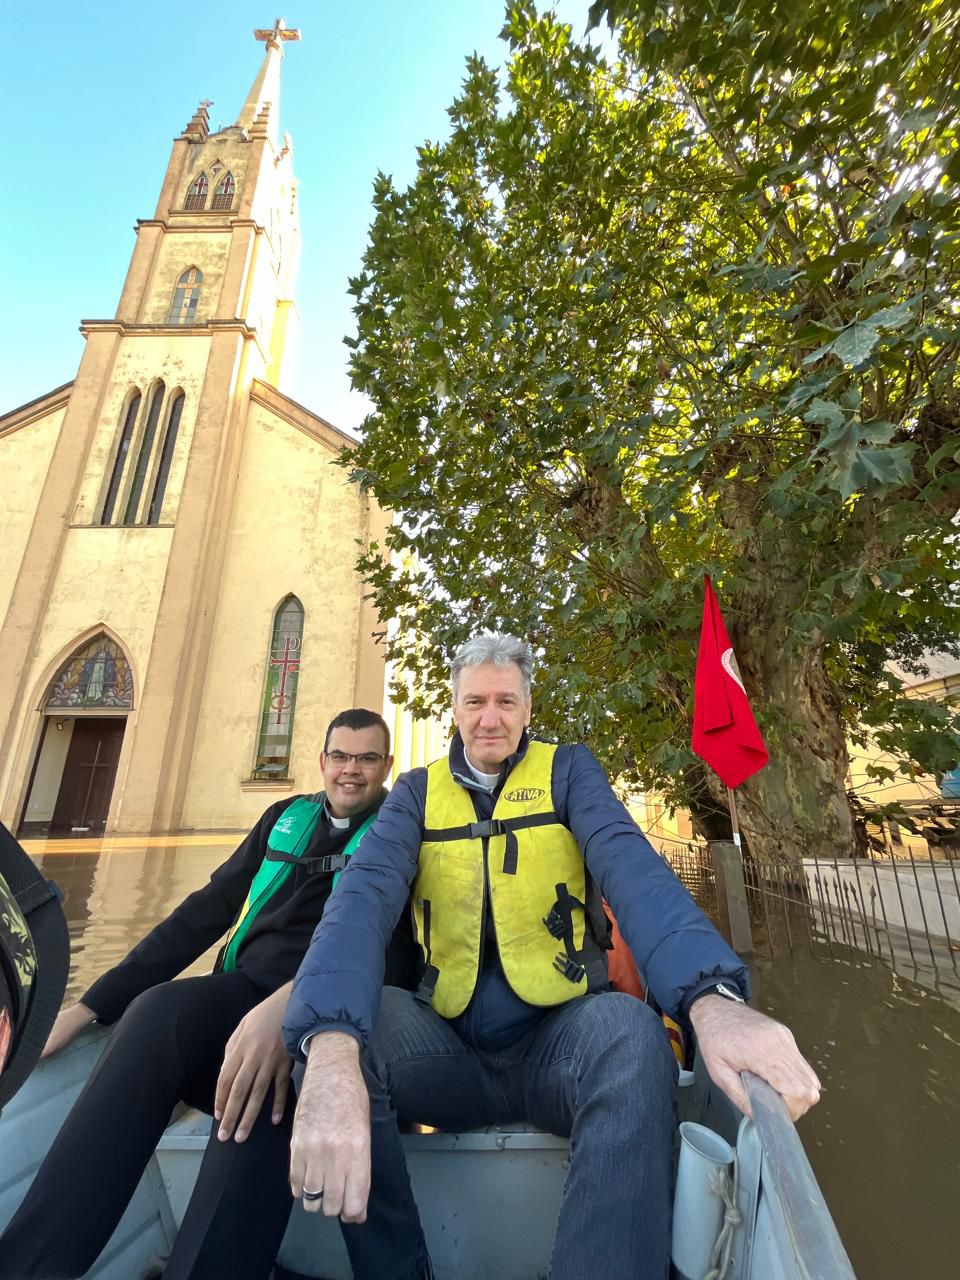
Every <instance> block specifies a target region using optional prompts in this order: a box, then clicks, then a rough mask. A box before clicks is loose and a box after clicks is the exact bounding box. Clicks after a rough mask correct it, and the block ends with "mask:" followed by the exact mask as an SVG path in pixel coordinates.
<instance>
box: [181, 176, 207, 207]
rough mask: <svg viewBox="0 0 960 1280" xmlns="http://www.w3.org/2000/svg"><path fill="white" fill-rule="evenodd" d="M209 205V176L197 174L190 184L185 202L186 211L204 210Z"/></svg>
mask: <svg viewBox="0 0 960 1280" xmlns="http://www.w3.org/2000/svg"><path fill="white" fill-rule="evenodd" d="M206 203H207V175H206V174H205V173H200V174H197V176H196V177H195V178H194V180H193V181H192V182H191V183H190V187H189V190H188V191H187V198H186V200H184V202H183V207H184V209H203V208H205V206H206Z"/></svg>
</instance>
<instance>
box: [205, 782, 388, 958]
mask: <svg viewBox="0 0 960 1280" xmlns="http://www.w3.org/2000/svg"><path fill="white" fill-rule="evenodd" d="M325 806H326V796H325V795H324V793H323V792H322V791H318V792H317V793H316V794H315V795H312V796H299V797H298V798H297V799H296V800H294V802H293V803H292V804H291V805H288V806H287V808H286V809H284V811H283V813H281V815H280V817H279V818H278V819H277V820H276V822H275V823H274V824H273V827H272V828H271V831H270V835H269V836H268V837H267V852H266V854H265V855H264V859H263V861H262V862H261V863H260V868H259V870H258V871H257V874H256V875H255V876H254V877H253V882H252V883H251V885H250V891H249V893H248V894H247V900H246V902H244V904H243V906H242V907H241V908H240V914H239V915H238V916H237V918H236V920H235V921H234V923H233V927H232V928H231V930H230V932H229V934H228V935H227V942H226V945H225V946H224V949H223V961H222V963H221V966H220V967H221V969H222V970H223V971H224V972H227V973H229V972H230V971H231V970H232V969H235V968H236V967H237V953H238V952H239V950H240V948H241V947H242V946H243V943H244V939H245V938H246V936H247V934H248V933H249V932H250V926H251V925H252V924H253V922H254V920H255V919H256V916H257V913H258V912H260V911H262V910H263V908H264V906H266V904H267V903H268V902H269V901H270V899H271V898H272V897H273V895H274V894H275V893H276V892H277V890H278V889H279V888H280V886H281V885H282V884H285V883H286V881H287V879H288V877H289V876H290V873H291V872H292V871H293V868H294V866H295V865H296V863H297V862H298V861H299V860H300V859H301V858H302V857H303V855H304V853H305V852H306V850H307V849H308V848H309V846H310V841H311V839H312V838H313V833H314V831H315V829H316V826H317V822H318V821H319V820H320V815H321V814H322V813H323V811H324V808H325ZM376 817H377V815H376V814H375V813H372V814H371V815H370V817H369V818H367V820H366V822H364V823H361V825H360V826H359V827H357V829H356V831H355V832H354V833H353V835H352V836H351V837H350V839H349V840H348V841H347V846H346V848H345V849H344V850H343V852H342V853H341V854H337V855H336V857H337V860H338V861H340V860H341V859H342V861H340V865H339V867H338V869H337V872H336V875H335V876H334V877H333V888H334V889H335V888H336V887H337V881H338V880H339V879H340V872H341V871H342V870H343V866H344V865H345V864H346V860H347V859H348V858H349V857H350V855H351V854H352V853H353V852H354V850H355V849H356V847H357V845H358V844H359V843H360V841H361V840H362V839H363V837H364V835H366V833H367V832H368V831H369V830H370V828H371V827H372V826H373V824H374V822H375V821H376ZM271 852H272V853H275V854H279V855H281V856H280V857H279V858H271V856H270V854H271Z"/></svg>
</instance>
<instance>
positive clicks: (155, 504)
mask: <svg viewBox="0 0 960 1280" xmlns="http://www.w3.org/2000/svg"><path fill="white" fill-rule="evenodd" d="M182 414H183V392H182V391H178V392H176V393H175V395H174V396H173V399H172V401H171V403H170V410H169V412H168V414H167V429H166V432H165V433H164V437H163V445H162V446H161V449H160V465H159V467H158V468H157V478H156V480H155V481H154V484H153V496H152V497H151V499H150V510H149V512H148V513H147V524H159V523H160V513H161V512H162V510H163V495H164V494H165V493H166V491H167V480H168V479H169V477H170V468H171V466H172V465H173V451H174V449H175V448H176V445H177V432H178V431H179V430H180V418H181V416H182Z"/></svg>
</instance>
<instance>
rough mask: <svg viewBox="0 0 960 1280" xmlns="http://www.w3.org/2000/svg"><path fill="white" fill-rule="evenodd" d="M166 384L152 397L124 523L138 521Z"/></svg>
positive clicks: (159, 383) (157, 389)
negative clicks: (138, 509) (141, 497)
mask: <svg viewBox="0 0 960 1280" xmlns="http://www.w3.org/2000/svg"><path fill="white" fill-rule="evenodd" d="M163 392H164V385H163V383H162V382H158V383H157V385H156V386H155V387H154V389H153V395H152V396H151V397H150V411H149V413H148V414H147V425H146V426H145V427H144V429H143V439H142V440H141V441H140V452H139V453H138V454H137V465H136V467H135V468H134V472H133V484H132V485H131V486H130V496H129V497H128V498H127V510H126V513H125V515H124V517H123V523H124V524H136V523H137V508H138V507H139V506H140V495H141V494H142V493H143V481H144V478H145V477H146V474H147V467H148V466H149V464H150V456H151V454H152V453H153V441H154V438H155V437H156V434H157V423H158V422H159V421H160V408H161V406H162V404H163Z"/></svg>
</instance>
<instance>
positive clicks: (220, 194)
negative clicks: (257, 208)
mask: <svg viewBox="0 0 960 1280" xmlns="http://www.w3.org/2000/svg"><path fill="white" fill-rule="evenodd" d="M236 189H237V184H236V183H235V182H234V180H233V174H232V173H225V174H224V175H223V177H222V178H221V179H220V181H219V182H218V183H217V187H216V190H215V191H214V193H213V204H212V205H211V206H210V208H211V209H229V208H230V207H231V205H232V204H233V196H234V192H235V191H236Z"/></svg>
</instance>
